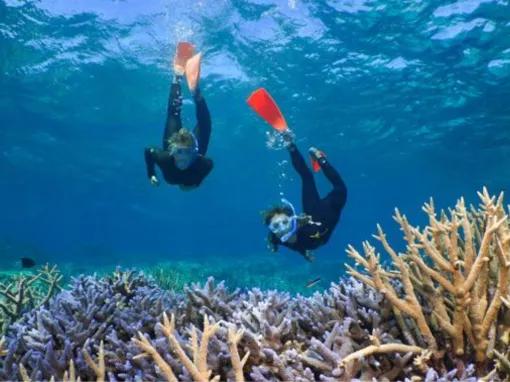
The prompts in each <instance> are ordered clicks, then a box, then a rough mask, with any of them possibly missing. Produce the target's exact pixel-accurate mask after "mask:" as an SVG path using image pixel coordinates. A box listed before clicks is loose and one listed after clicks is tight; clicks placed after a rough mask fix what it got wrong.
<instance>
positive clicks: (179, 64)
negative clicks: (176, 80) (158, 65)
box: [174, 41, 195, 73]
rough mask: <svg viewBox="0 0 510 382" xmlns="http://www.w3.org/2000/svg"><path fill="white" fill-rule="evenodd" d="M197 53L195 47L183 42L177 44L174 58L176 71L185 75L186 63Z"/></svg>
mask: <svg viewBox="0 0 510 382" xmlns="http://www.w3.org/2000/svg"><path fill="white" fill-rule="evenodd" d="M194 53H195V48H194V46H193V45H192V44H191V43H189V42H185V41H181V42H180V43H178V44H177V48H176V49H175V56H174V70H176V71H178V72H180V73H184V71H185V69H186V63H187V62H188V60H189V59H190V58H191V57H192V56H193V54H194Z"/></svg>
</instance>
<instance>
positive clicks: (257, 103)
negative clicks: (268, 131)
mask: <svg viewBox="0 0 510 382" xmlns="http://www.w3.org/2000/svg"><path fill="white" fill-rule="evenodd" d="M246 102H247V103H248V105H250V107H251V108H252V109H253V110H255V112H256V113H257V114H258V115H260V116H261V117H262V118H263V119H264V120H265V121H266V122H267V123H269V124H270V125H271V126H272V127H273V129H275V130H277V131H278V132H280V133H284V132H286V131H287V130H288V126H287V122H286V121H285V118H284V117H283V114H282V112H281V111H280V109H279V108H278V105H277V104H276V102H275V101H274V100H273V98H272V97H271V95H270V94H269V92H268V91H267V90H266V89H264V88H260V89H257V90H255V91H254V92H253V93H251V95H250V96H249V97H248V99H247V100H246Z"/></svg>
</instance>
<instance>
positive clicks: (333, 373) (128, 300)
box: [0, 272, 414, 381]
mask: <svg viewBox="0 0 510 382" xmlns="http://www.w3.org/2000/svg"><path fill="white" fill-rule="evenodd" d="M167 314H168V316H170V317H171V319H169V318H168V316H167ZM199 328H202V330H200V329H199ZM397 328H398V326H397V323H396V319H395V317H394V315H393V313H392V309H391V306H390V304H389V303H388V302H387V301H386V300H384V299H383V298H382V296H381V295H379V294H377V293H374V292H373V291H371V290H370V288H368V287H366V286H364V285H363V284H362V283H360V282H357V281H355V280H353V279H350V280H343V281H342V283H341V284H333V285H332V286H331V288H330V289H329V290H328V291H326V292H324V293H318V292H317V293H316V294H315V295H314V296H312V297H303V296H297V297H295V298H291V296H290V295H289V294H287V293H281V292H276V291H261V290H258V289H252V290H250V291H248V292H246V293H241V292H239V291H233V292H231V291H229V290H228V289H227V288H226V287H225V285H224V284H223V283H219V284H216V283H215V282H214V280H213V279H212V278H210V279H209V280H208V281H207V283H205V285H198V284H195V285H192V286H190V287H188V288H187V290H186V294H185V295H184V294H174V293H171V292H168V291H163V290H161V289H160V288H159V287H157V286H156V284H155V283H154V282H153V281H151V280H150V279H147V278H146V277H144V276H143V275H142V274H135V273H133V272H116V273H115V274H113V275H112V276H111V277H106V278H97V277H92V276H87V277H85V276H82V277H79V278H76V279H75V280H74V281H73V284H72V287H71V289H69V290H66V291H63V292H61V293H59V294H58V295H57V296H55V297H54V298H53V299H52V300H51V301H50V302H49V304H47V305H46V306H41V307H39V308H37V309H34V310H33V311H32V312H31V313H30V314H26V315H25V316H24V317H23V318H22V319H21V320H19V321H18V322H16V323H14V324H13V325H12V326H11V327H10V329H9V331H8V332H7V337H6V345H7V349H6V351H5V354H4V356H3V357H2V358H0V379H10V380H12V379H19V378H22V379H24V380H50V379H51V378H52V377H53V378H55V379H57V380H60V379H62V380H65V379H66V378H67V379H69V378H71V376H74V377H78V376H79V377H80V378H81V379H82V380H102V378H103V377H104V378H106V379H109V380H144V381H155V380H160V379H161V378H164V379H166V380H170V381H173V380H179V381H181V380H182V381H195V380H211V378H212V379H214V378H216V380H217V379H218V378H219V379H220V380H222V381H223V380H229V381H234V380H235V381H242V380H244V379H246V380H254V381H274V380H295V381H309V380H318V379H321V378H322V379H324V380H336V379H338V377H342V379H346V380H347V379H350V378H352V377H353V376H359V377H361V378H363V379H365V378H371V377H386V378H388V379H395V378H397V377H403V376H405V375H406V372H407V370H408V369H413V367H414V366H413V364H412V362H411V361H412V360H411V355H410V354H407V355H402V356H401V355H399V354H386V356H385V358H384V362H383V361H381V360H378V359H377V358H376V357H367V359H366V361H365V362H363V363H362V362H354V363H353V364H352V365H350V366H349V367H348V369H347V370H344V369H343V368H341V367H340V361H341V360H342V359H343V358H344V357H347V356H348V355H349V354H351V353H353V352H355V351H358V350H360V349H363V348H365V347H366V346H368V345H369V344H370V334H371V333H374V332H380V333H385V334H384V335H383V337H384V338H385V339H388V341H390V342H394V341H395V340H396V338H400V337H401V333H400V332H399V330H398V329H397ZM90 354H98V356H97V359H98V361H92V357H91V356H90Z"/></svg>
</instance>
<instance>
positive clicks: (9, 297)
mask: <svg viewBox="0 0 510 382" xmlns="http://www.w3.org/2000/svg"><path fill="white" fill-rule="evenodd" d="M61 281H62V275H61V274H60V272H59V270H58V269H57V267H56V266H53V267H50V266H49V265H45V266H43V267H41V268H40V269H38V270H37V272H36V273H35V274H23V273H22V274H19V275H17V276H14V277H11V278H9V279H8V280H6V281H4V282H1V283H0V333H4V332H5V329H6V328H7V326H8V325H9V324H11V323H12V322H14V321H16V320H17V319H19V318H20V317H21V315H22V314H23V313H24V312H25V311H27V310H30V309H32V308H34V307H37V306H42V305H44V304H46V303H47V302H48V301H49V299H50V298H51V297H52V296H53V295H54V294H55V293H56V292H57V291H58V290H60V283H61Z"/></svg>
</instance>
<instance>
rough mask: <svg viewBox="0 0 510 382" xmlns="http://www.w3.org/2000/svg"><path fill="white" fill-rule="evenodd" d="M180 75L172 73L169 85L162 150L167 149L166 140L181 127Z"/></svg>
mask: <svg viewBox="0 0 510 382" xmlns="http://www.w3.org/2000/svg"><path fill="white" fill-rule="evenodd" d="M181 81H182V76H181V75H174V78H173V81H172V85H171V87H170V96H169V98H168V107H167V112H166V124H165V131H164V133H163V150H168V140H169V139H170V137H171V136H172V135H173V134H174V133H176V132H178V131H179V130H180V129H181V127H182V122H181V109H182V92H181Z"/></svg>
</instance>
